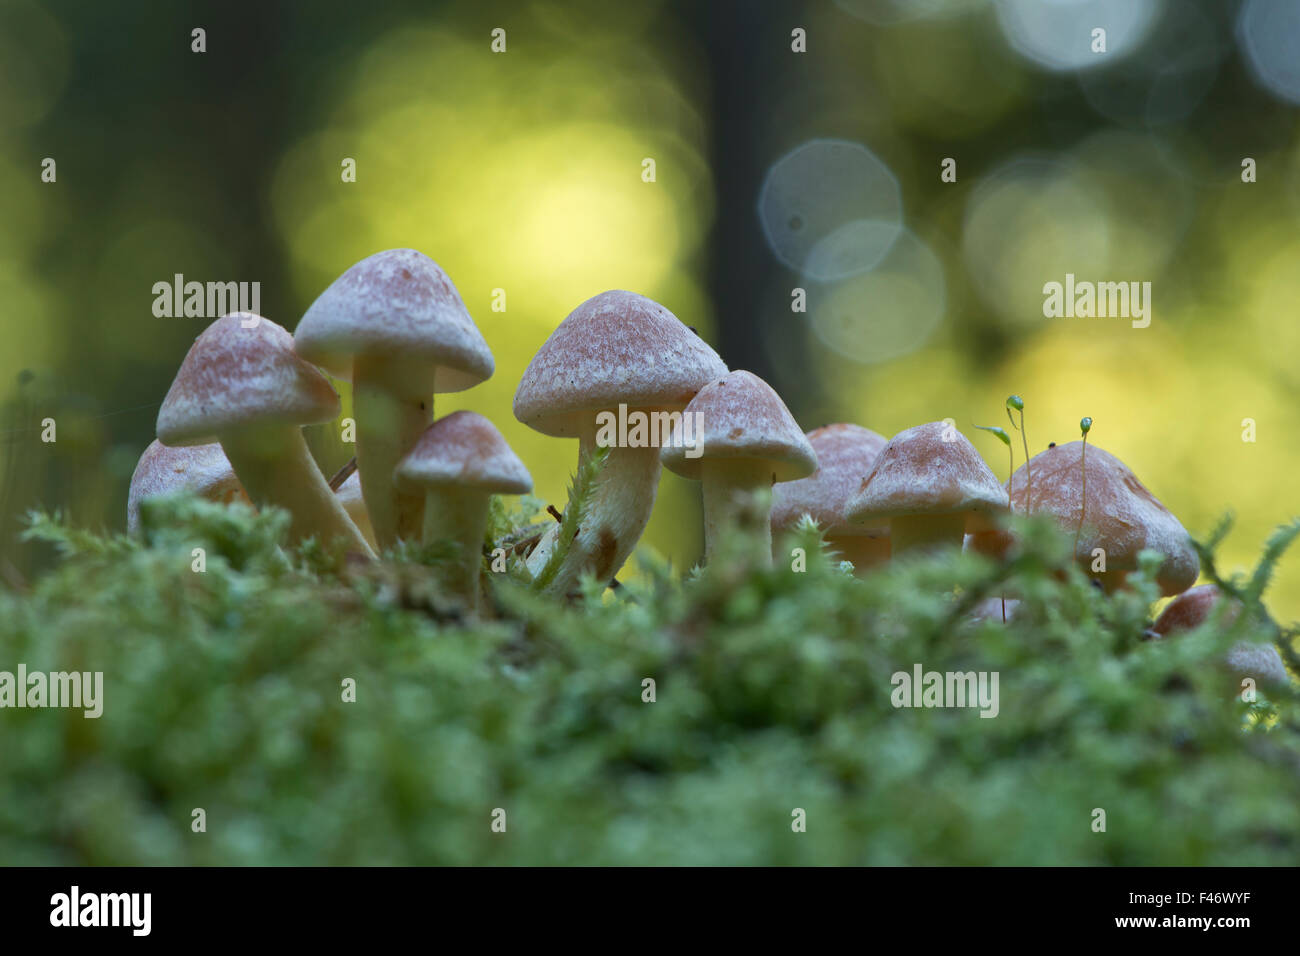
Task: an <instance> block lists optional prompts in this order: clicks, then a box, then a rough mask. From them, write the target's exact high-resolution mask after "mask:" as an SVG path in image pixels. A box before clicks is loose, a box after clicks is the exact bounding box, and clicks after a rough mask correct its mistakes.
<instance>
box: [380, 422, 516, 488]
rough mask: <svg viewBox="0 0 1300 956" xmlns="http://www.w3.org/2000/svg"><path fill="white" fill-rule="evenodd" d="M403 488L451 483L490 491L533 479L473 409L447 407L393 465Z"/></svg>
mask: <svg viewBox="0 0 1300 956" xmlns="http://www.w3.org/2000/svg"><path fill="white" fill-rule="evenodd" d="M393 481H394V483H395V484H396V485H397V486H398V487H399V488H401V489H402V490H404V491H407V492H415V491H421V490H424V489H427V488H436V487H440V486H448V485H455V486H458V487H462V488H475V489H478V490H480V491H485V492H488V493H489V494H495V495H522V494H527V493H528V492H530V491H532V490H533V479H532V476H531V475H529V474H528V469H527V468H525V467H524V463H523V462H522V461H520V460H519V456H518V455H516V454H515V453H514V452H513V451H511V450H510V446H509V445H507V444H506V440H505V439H504V438H502V437H501V433H500V432H499V431H497V429H496V426H495V425H493V424H492V423H491V422H490V421H488V420H487V419H486V418H484V417H483V416H482V415H480V414H478V413H477V412H466V411H460V412H452V413H451V414H450V415H447V416H445V417H443V418H440V419H438V420H437V421H436V422H434V423H433V424H432V425H430V426H429V427H428V428H426V429H425V430H424V434H422V435H421V436H420V439H419V441H417V442H416V443H415V447H414V448H412V449H411V451H410V453H409V454H407V456H406V457H405V458H403V459H402V460H401V462H399V463H398V465H397V470H396V471H395V472H394V473H393Z"/></svg>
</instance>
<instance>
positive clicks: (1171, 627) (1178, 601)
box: [1151, 584, 1241, 637]
mask: <svg viewBox="0 0 1300 956" xmlns="http://www.w3.org/2000/svg"><path fill="white" fill-rule="evenodd" d="M1221 597H1223V592H1221V591H1220V590H1219V589H1218V588H1217V587H1215V586H1214V585H1213V584H1202V585H1201V586H1200V587H1195V588H1192V589H1191V590H1190V591H1186V592H1184V593H1182V594H1180V595H1179V596H1178V597H1176V598H1174V599H1173V600H1172V601H1170V602H1169V603H1168V604H1167V605H1165V609H1164V610H1163V611H1161V612H1160V616H1159V617H1158V618H1156V622H1155V623H1154V624H1152V625H1151V630H1153V631H1155V632H1156V633H1157V634H1163V635H1165V636H1166V637H1168V636H1169V635H1171V634H1177V633H1179V632H1180V631H1191V630H1194V629H1196V628H1198V627H1200V626H1201V625H1202V624H1204V623H1205V622H1206V621H1207V620H1209V617H1210V612H1211V611H1213V610H1214V605H1216V604H1217V603H1219V599H1220V598H1221ZM1240 612H1241V608H1240V606H1236V605H1235V603H1234V606H1233V607H1232V608H1231V609H1230V610H1228V611H1227V620H1228V621H1232V619H1233V618H1235V617H1236V616H1237V615H1238V614H1239V613H1240Z"/></svg>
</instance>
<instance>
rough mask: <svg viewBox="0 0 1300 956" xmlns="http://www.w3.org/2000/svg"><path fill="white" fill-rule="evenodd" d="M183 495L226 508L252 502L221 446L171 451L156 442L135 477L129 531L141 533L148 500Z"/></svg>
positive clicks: (128, 505) (128, 513) (128, 503)
mask: <svg viewBox="0 0 1300 956" xmlns="http://www.w3.org/2000/svg"><path fill="white" fill-rule="evenodd" d="M180 491H190V492H193V493H194V494H196V495H199V496H200V497H203V498H207V499H208V500H209V501H215V502H218V503H222V504H229V503H230V502H232V501H242V502H245V503H247V502H248V495H246V494H245V493H244V488H243V486H242V485H240V483H239V479H238V478H236V477H235V471H234V469H233V468H231V467H230V460H229V459H228V458H226V453H225V452H223V451H222V450H221V446H220V445H219V444H216V443H215V442H214V443H213V444H210V445H191V446H189V447H186V448H168V447H167V446H166V445H164V444H163V443H162V442H160V441H156V440H155V441H153V442H150V443H149V447H148V448H146V449H145V450H144V454H143V455H141V456H140V460H139V461H138V462H136V465H135V472H134V473H133V474H132V475H131V489H130V491H129V492H128V493H127V499H126V530H127V531H128V532H129V533H131V534H135V532H136V531H137V530H138V529H139V527H140V502H141V501H143V500H144V499H145V498H156V497H160V496H162V495H171V494H176V493H177V492H180Z"/></svg>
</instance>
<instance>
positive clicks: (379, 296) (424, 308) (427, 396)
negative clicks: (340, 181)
mask: <svg viewBox="0 0 1300 956" xmlns="http://www.w3.org/2000/svg"><path fill="white" fill-rule="evenodd" d="M294 347H295V348H297V350H298V354H299V355H301V356H302V357H303V358H305V359H307V360H308V361H309V362H314V363H315V364H317V365H319V366H320V367H321V368H323V369H325V371H327V372H329V373H330V374H331V375H333V376H334V377H335V378H339V379H342V380H344V381H349V382H351V383H352V406H353V412H354V414H355V416H356V421H357V471H358V472H360V474H361V484H362V489H363V491H364V493H365V501H366V509H367V511H369V513H370V520H371V523H372V524H373V525H374V529H375V538H376V540H377V541H378V542H379V545H380V547H383V548H388V547H391V546H392V545H393V544H394V543H396V541H397V540H398V539H399V538H409V539H412V540H414V538H415V536H416V535H417V534H418V533H419V530H420V523H421V518H422V516H423V514H424V497H423V496H422V495H403V494H401V493H400V492H399V491H398V490H397V489H396V488H395V487H394V486H393V469H394V468H396V467H397V463H398V461H400V460H401V459H402V457H403V456H404V455H405V454H406V453H407V452H408V451H410V450H411V447H412V446H413V445H414V444H415V442H416V440H417V439H418V438H419V437H420V435H421V433H422V432H423V431H424V430H425V429H426V428H427V427H428V426H429V423H430V422H431V421H433V393H434V392H459V391H463V390H464V389H467V388H471V387H472V386H474V385H478V384H479V383H480V382H482V381H484V380H485V379H487V378H490V377H491V375H492V372H493V370H494V367H495V366H494V363H493V360H492V352H491V350H490V349H488V346H487V343H486V342H485V341H483V336H482V335H481V334H480V333H479V330H478V327H477V326H476V325H475V324H474V320H473V319H471V318H470V315H469V312H468V311H467V310H466V309H465V303H464V302H463V301H461V298H460V293H459V292H457V291H456V286H455V285H453V284H452V281H451V279H449V278H448V277H447V274H446V273H445V272H443V271H442V269H441V268H439V266H438V264H437V263H436V262H434V261H433V260H432V259H430V258H429V257H428V256H426V255H424V254H423V253H421V252H417V251H415V250H414V249H389V250H388V251H386V252H379V253H376V254H375V255H373V256H370V257H368V258H366V259H362V260H361V261H360V262H358V263H357V264H356V265H354V266H352V267H351V268H350V269H348V270H347V271H346V272H344V273H343V275H341V276H339V277H338V278H337V279H335V280H334V282H333V283H332V284H331V285H330V287H329V288H328V289H326V290H325V291H324V292H322V293H321V294H320V297H319V298H317V299H316V301H315V302H313V303H312V304H311V307H310V308H309V309H308V310H307V312H306V314H305V315H303V317H302V321H301V322H299V323H298V328H297V330H296V331H295V332H294Z"/></svg>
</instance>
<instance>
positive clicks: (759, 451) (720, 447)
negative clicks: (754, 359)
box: [659, 370, 817, 481]
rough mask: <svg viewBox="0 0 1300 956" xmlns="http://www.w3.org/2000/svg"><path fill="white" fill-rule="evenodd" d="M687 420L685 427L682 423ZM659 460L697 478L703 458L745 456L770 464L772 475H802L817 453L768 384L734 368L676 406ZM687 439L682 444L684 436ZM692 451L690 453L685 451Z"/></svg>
mask: <svg viewBox="0 0 1300 956" xmlns="http://www.w3.org/2000/svg"><path fill="white" fill-rule="evenodd" d="M688 417H689V420H690V421H691V427H690V429H689V431H688V432H687V433H684V432H683V424H684V423H685V422H686V421H687V420H688ZM682 419H683V421H682V422H679V423H678V424H677V425H676V426H674V428H673V432H672V436H671V437H670V439H669V443H668V444H667V445H664V447H663V448H662V449H660V451H659V460H660V461H661V462H662V463H663V466H664V467H665V468H667V469H668V470H670V471H675V472H676V473H677V474H679V475H681V476H683V477H685V478H693V479H696V480H699V478H700V465H701V464H702V463H703V462H705V461H723V460H726V461H745V462H754V463H756V464H761V465H762V466H763V467H764V468H765V469H771V471H772V480H773V481H794V480H795V479H796V478H806V477H807V476H808V475H811V474H812V473H813V472H814V471H816V470H817V453H816V452H814V451H813V449H812V445H810V444H808V439H807V438H806V437H804V433H803V431H802V430H801V429H800V428H799V425H798V423H797V422H795V420H794V416H793V415H791V414H790V409H788V408H786V407H785V402H783V401H781V396H780V395H778V394H776V392H775V391H774V390H773V388H772V386H771V385H768V384H767V382H765V381H763V380H762V379H761V378H759V377H758V376H757V375H755V374H754V373H753V372H746V371H741V370H737V371H735V372H728V373H727V374H726V375H724V376H722V378H720V379H718V380H717V381H714V382H709V384H707V385H705V386H704V387H703V388H701V389H700V390H699V392H698V393H697V394H696V396H695V397H694V398H692V399H691V400H690V402H689V403H688V404H687V406H686V408H685V410H684V411H683V412H682ZM688 439H690V440H692V441H693V444H692V445H691V446H690V447H687V444H686V441H687V440H688ZM692 450H694V451H698V452H699V454H698V455H697V456H696V457H694V458H689V457H687V455H686V453H687V452H688V451H692Z"/></svg>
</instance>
